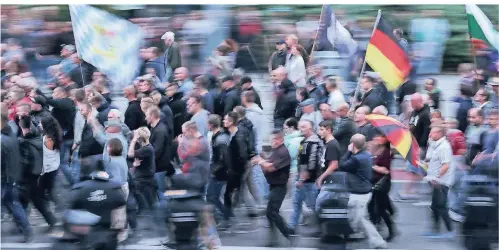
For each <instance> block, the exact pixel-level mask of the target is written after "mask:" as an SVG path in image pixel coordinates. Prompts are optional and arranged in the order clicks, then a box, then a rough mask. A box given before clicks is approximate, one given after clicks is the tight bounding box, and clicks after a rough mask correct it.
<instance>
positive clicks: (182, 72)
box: [174, 67, 189, 81]
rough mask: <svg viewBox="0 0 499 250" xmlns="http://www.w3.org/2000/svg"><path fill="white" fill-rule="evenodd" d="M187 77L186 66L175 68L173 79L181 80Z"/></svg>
mask: <svg viewBox="0 0 499 250" xmlns="http://www.w3.org/2000/svg"><path fill="white" fill-rule="evenodd" d="M187 78H189V70H187V68H186V67H180V68H177V69H176V70H175V73H174V79H175V81H183V80H185V79H187Z"/></svg>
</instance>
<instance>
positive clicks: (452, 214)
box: [449, 209, 465, 223]
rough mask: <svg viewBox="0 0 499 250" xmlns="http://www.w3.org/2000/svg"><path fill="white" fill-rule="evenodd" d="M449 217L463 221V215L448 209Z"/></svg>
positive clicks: (456, 220)
mask: <svg viewBox="0 0 499 250" xmlns="http://www.w3.org/2000/svg"><path fill="white" fill-rule="evenodd" d="M449 217H450V218H451V219H452V220H453V221H455V222H461V223H463V222H464V219H465V218H464V216H463V215H460V214H458V213H456V212H454V211H452V210H450V209H449Z"/></svg>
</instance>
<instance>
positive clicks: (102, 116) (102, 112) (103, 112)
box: [97, 101, 111, 126]
mask: <svg viewBox="0 0 499 250" xmlns="http://www.w3.org/2000/svg"><path fill="white" fill-rule="evenodd" d="M110 110H111V107H110V106H109V103H108V102H107V101H103V102H102V103H101V105H100V107H98V108H97V112H99V114H97V120H99V122H100V124H101V125H102V126H104V123H105V122H106V121H107V115H108V114H109V111H110Z"/></svg>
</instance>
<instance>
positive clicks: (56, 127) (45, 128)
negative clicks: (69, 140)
mask: <svg viewBox="0 0 499 250" xmlns="http://www.w3.org/2000/svg"><path fill="white" fill-rule="evenodd" d="M39 127H40V128H41V129H42V132H43V133H44V134H45V135H47V136H48V137H49V138H51V139H52V140H53V141H54V148H55V149H60V147H61V144H62V129H61V125H60V124H59V122H58V121H57V120H56V119H55V118H54V117H53V116H52V115H48V114H47V115H44V116H42V118H41V119H40V124H39Z"/></svg>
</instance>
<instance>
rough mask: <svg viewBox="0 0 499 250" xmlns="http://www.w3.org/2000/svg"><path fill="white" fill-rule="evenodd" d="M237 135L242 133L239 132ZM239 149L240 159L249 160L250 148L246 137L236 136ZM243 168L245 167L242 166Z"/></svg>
mask: <svg viewBox="0 0 499 250" xmlns="http://www.w3.org/2000/svg"><path fill="white" fill-rule="evenodd" d="M237 133H240V132H239V131H238V132H237ZM235 139H236V140H237V144H238V149H239V159H242V160H243V161H246V160H247V159H248V157H249V156H248V146H247V145H246V138H245V137H244V135H242V134H241V135H236V138H235ZM242 167H243V166H242Z"/></svg>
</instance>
